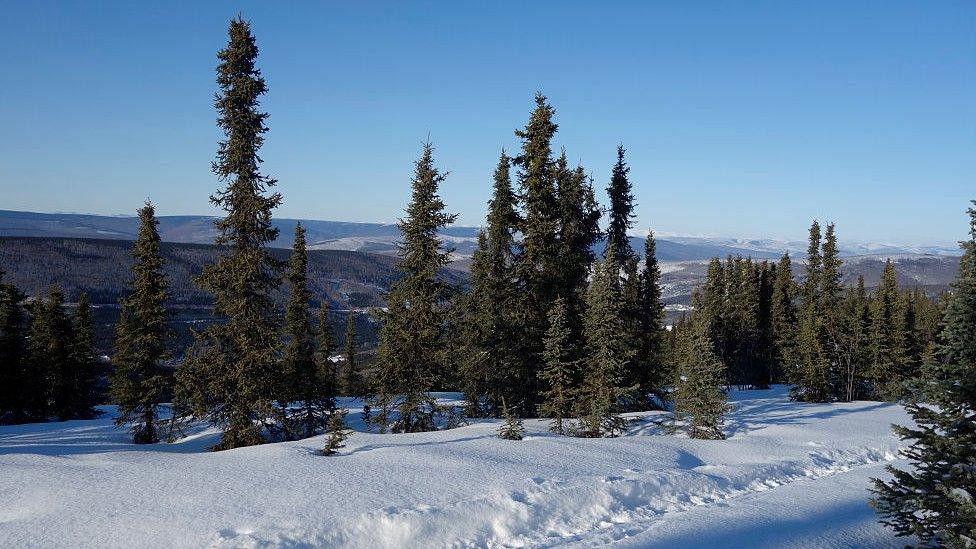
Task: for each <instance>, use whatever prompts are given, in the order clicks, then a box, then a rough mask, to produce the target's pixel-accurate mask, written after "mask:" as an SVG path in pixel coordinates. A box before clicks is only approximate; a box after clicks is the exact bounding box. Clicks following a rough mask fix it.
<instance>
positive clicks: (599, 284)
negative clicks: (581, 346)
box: [578, 248, 636, 437]
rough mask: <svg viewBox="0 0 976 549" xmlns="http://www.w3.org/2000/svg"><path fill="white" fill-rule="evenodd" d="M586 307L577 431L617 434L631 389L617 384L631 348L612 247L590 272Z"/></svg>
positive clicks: (632, 353) (622, 422) (622, 426)
mask: <svg viewBox="0 0 976 549" xmlns="http://www.w3.org/2000/svg"><path fill="white" fill-rule="evenodd" d="M586 303H587V309H586V323H585V333H584V341H585V342H586V362H585V368H584V373H583V380H582V386H581V388H580V397H579V400H578V406H579V417H580V425H579V429H578V430H579V434H580V435H581V436H587V437H601V436H611V437H612V436H617V435H619V434H621V433H622V432H623V430H624V428H625V421H624V420H623V418H621V417H620V416H619V411H620V403H621V401H622V399H624V398H626V397H627V396H629V395H630V394H631V393H632V392H633V391H634V390H636V387H624V386H622V383H623V379H624V373H625V372H626V369H627V366H628V364H629V362H630V361H631V360H633V356H634V350H633V349H631V348H630V347H629V346H628V341H627V338H626V332H625V329H626V326H625V324H624V318H623V302H622V300H621V296H620V266H619V263H617V258H616V253H615V252H614V250H613V248H609V249H608V251H607V257H606V259H605V260H604V261H602V262H600V263H597V265H596V267H595V268H594V271H593V279H592V281H591V283H590V288H589V291H588V292H587V300H586Z"/></svg>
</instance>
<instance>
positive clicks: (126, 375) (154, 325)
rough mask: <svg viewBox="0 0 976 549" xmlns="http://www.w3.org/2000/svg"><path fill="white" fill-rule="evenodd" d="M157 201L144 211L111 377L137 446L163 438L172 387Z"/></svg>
mask: <svg viewBox="0 0 976 549" xmlns="http://www.w3.org/2000/svg"><path fill="white" fill-rule="evenodd" d="M158 224H159V222H158V221H157V220H156V214H155V209H154V208H153V205H152V204H151V203H149V202H146V205H145V206H143V207H142V208H140V209H139V234H138V236H137V237H136V241H135V244H134V245H133V248H132V257H133V260H134V261H133V264H132V268H131V269H132V280H131V282H130V292H129V295H128V296H126V297H125V298H123V299H122V301H121V316H120V320H119V323H118V325H117V326H116V338H115V353H114V355H113V356H112V363H113V365H114V367H115V369H114V370H113V371H112V374H111V376H110V377H109V389H110V391H111V396H112V400H113V402H114V403H115V404H116V405H117V406H118V413H119V415H118V417H116V418H115V424H116V426H119V427H121V426H123V425H128V424H131V431H132V441H133V442H134V443H136V444H152V443H156V442H159V433H158V430H157V423H158V421H159V403H160V401H161V400H162V398H163V392H164V390H165V389H166V385H167V382H166V377H165V375H164V374H163V371H162V365H163V362H164V361H165V360H166V359H167V358H168V357H169V354H168V353H167V351H166V336H167V329H166V319H167V314H166V299H167V295H168V294H167V287H168V284H167V280H166V274H165V273H164V272H163V257H162V254H161V250H160V246H161V239H160V237H159V232H158V230H157V228H156V227H157V225H158Z"/></svg>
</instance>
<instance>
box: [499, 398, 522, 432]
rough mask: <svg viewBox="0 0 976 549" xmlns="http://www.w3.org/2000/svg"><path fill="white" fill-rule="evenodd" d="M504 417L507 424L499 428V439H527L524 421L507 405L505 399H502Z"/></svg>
mask: <svg viewBox="0 0 976 549" xmlns="http://www.w3.org/2000/svg"><path fill="white" fill-rule="evenodd" d="M502 417H503V418H505V423H503V424H502V426H501V427H499V428H498V438H503V439H505V440H522V438H523V437H525V427H524V426H523V425H522V420H521V419H519V418H518V416H516V415H515V414H513V413H512V411H511V410H510V409H509V408H508V405H507V404H505V399H502Z"/></svg>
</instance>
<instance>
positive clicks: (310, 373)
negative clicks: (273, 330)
mask: <svg viewBox="0 0 976 549" xmlns="http://www.w3.org/2000/svg"><path fill="white" fill-rule="evenodd" d="M288 285H289V286H290V287H291V296H290V298H289V301H288V304H287V305H286V307H285V335H286V337H287V344H286V346H285V353H284V359H283V367H284V370H285V384H284V386H283V387H282V392H281V394H280V395H279V400H280V401H281V404H282V408H283V409H284V410H285V415H286V431H287V435H288V436H295V435H298V436H303V437H306V438H307V437H311V436H315V434H316V433H317V432H318V431H319V430H320V429H323V428H324V427H325V426H326V424H327V422H328V419H329V416H328V414H329V413H330V412H331V411H332V408H333V405H334V402H333V400H332V395H331V393H330V392H329V386H328V379H327V378H325V377H324V376H323V375H322V371H321V369H320V367H319V364H317V363H316V361H315V332H314V330H313V329H312V321H311V318H309V312H308V305H309V302H310V301H311V299H312V295H311V293H310V292H309V290H308V251H307V250H306V244H305V229H304V228H303V227H302V225H301V224H300V223H299V224H298V225H296V226H295V243H294V245H293V247H292V253H291V260H290V262H289V267H288ZM289 402H295V403H296V404H297V408H296V409H295V410H293V411H289V410H288V404H289Z"/></svg>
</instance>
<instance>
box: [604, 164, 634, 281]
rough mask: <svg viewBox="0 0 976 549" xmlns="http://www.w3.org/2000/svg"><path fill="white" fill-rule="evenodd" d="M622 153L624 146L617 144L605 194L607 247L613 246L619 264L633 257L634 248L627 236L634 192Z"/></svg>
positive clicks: (630, 226)
mask: <svg viewBox="0 0 976 549" xmlns="http://www.w3.org/2000/svg"><path fill="white" fill-rule="evenodd" d="M624 153H625V150H624V146H623V145H617V163H616V164H614V166H613V173H612V175H611V176H610V184H609V185H608V186H607V196H608V197H609V198H610V208H609V211H608V214H609V216H610V220H609V225H608V226H607V248H613V251H614V253H615V254H617V261H619V262H620V264H621V265H626V264H627V262H628V261H629V260H630V259H631V258H632V257H634V250H633V249H631V247H630V239H629V238H628V237H627V231H628V230H629V229H631V228H632V227H633V224H634V206H635V204H634V193H633V191H632V187H631V184H630V180H629V179H628V178H627V175H628V174H629V173H630V168H629V167H628V166H627V162H626V161H625V160H624Z"/></svg>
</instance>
